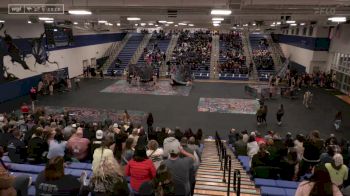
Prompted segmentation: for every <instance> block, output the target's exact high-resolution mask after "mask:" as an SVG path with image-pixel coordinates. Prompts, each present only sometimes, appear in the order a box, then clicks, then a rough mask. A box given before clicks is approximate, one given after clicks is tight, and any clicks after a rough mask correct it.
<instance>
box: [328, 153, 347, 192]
mask: <svg viewBox="0 0 350 196" xmlns="http://www.w3.org/2000/svg"><path fill="white" fill-rule="evenodd" d="M333 160H334V161H333V162H332V163H326V164H325V167H326V168H327V170H328V172H329V175H330V177H331V180H332V182H333V183H334V184H335V185H337V186H338V187H343V183H344V181H345V180H347V179H348V173H349V169H348V167H346V165H344V163H343V156H342V155H341V154H339V153H337V154H335V155H334V156H333Z"/></svg>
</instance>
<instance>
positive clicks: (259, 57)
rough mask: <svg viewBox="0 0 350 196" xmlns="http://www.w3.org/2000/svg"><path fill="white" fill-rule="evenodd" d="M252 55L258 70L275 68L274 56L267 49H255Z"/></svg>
mask: <svg viewBox="0 0 350 196" xmlns="http://www.w3.org/2000/svg"><path fill="white" fill-rule="evenodd" d="M252 55H253V60H254V63H255V66H256V69H257V70H273V65H274V64H273V60H272V56H271V54H270V52H269V51H268V50H267V49H265V48H261V49H255V50H253V54H252Z"/></svg>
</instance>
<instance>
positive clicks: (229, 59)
mask: <svg viewBox="0 0 350 196" xmlns="http://www.w3.org/2000/svg"><path fill="white" fill-rule="evenodd" d="M220 41H221V42H223V44H224V45H223V49H220V58H222V59H223V61H221V60H219V70H220V72H221V73H234V74H248V72H249V69H248V68H247V66H246V57H245V56H244V53H243V45H242V38H241V34H240V33H239V32H236V31H232V32H230V33H229V34H220Z"/></svg>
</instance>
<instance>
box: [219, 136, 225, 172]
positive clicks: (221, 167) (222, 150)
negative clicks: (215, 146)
mask: <svg viewBox="0 0 350 196" xmlns="http://www.w3.org/2000/svg"><path fill="white" fill-rule="evenodd" d="M220 144H221V160H220V170H224V171H225V168H224V161H225V159H226V148H225V146H224V144H223V143H222V142H220Z"/></svg>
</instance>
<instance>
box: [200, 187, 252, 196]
mask: <svg viewBox="0 0 350 196" xmlns="http://www.w3.org/2000/svg"><path fill="white" fill-rule="evenodd" d="M196 189H197V190H198V189H202V190H212V191H222V192H226V191H227V187H218V186H206V185H196ZM231 191H233V190H231ZM241 193H247V194H255V195H257V194H258V191H257V190H256V189H255V188H254V189H244V188H242V187H241Z"/></svg>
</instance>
